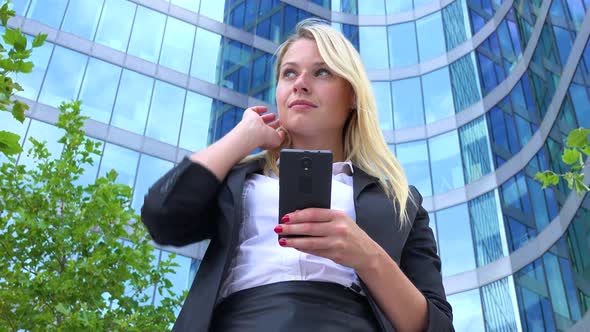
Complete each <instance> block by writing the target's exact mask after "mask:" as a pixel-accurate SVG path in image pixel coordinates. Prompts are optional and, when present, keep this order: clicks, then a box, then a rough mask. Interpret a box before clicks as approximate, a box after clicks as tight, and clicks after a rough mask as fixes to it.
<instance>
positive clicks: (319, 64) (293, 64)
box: [281, 61, 326, 67]
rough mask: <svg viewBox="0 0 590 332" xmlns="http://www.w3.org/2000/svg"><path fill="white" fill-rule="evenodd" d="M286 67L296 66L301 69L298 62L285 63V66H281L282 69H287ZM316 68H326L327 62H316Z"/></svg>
mask: <svg viewBox="0 0 590 332" xmlns="http://www.w3.org/2000/svg"><path fill="white" fill-rule="evenodd" d="M285 66H295V67H299V64H298V63H297V62H292V61H290V62H284V63H283V64H281V67H285ZM313 66H314V67H321V66H326V63H325V62H323V61H322V62H314V63H313Z"/></svg>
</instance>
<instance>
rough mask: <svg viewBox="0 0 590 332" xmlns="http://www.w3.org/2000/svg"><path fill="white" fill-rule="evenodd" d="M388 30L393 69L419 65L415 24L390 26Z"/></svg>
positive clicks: (390, 58)
mask: <svg viewBox="0 0 590 332" xmlns="http://www.w3.org/2000/svg"><path fill="white" fill-rule="evenodd" d="M387 29H388V37H389V60H390V61H391V67H403V66H409V65H414V64H416V63H418V50H417V48H416V29H415V27H414V22H408V23H402V24H396V25H390V26H389V27H388V28H387Z"/></svg>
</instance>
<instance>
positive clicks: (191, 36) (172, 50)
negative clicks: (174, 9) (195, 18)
mask: <svg viewBox="0 0 590 332" xmlns="http://www.w3.org/2000/svg"><path fill="white" fill-rule="evenodd" d="M194 40H195V26H194V25H191V24H188V23H185V22H183V21H180V20H177V19H175V18H172V17H168V22H167V23H166V32H165V34H164V42H163V43H162V54H161V55H160V64H161V65H163V66H166V67H170V68H172V69H175V70H177V71H179V72H181V73H184V74H188V70H189V66H190V63H191V54H192V50H193V41H194Z"/></svg>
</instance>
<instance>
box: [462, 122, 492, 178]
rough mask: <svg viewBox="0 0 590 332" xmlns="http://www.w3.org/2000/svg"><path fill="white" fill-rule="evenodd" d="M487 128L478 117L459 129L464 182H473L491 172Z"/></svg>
mask: <svg viewBox="0 0 590 332" xmlns="http://www.w3.org/2000/svg"><path fill="white" fill-rule="evenodd" d="M487 133H488V132H487V126H486V123H485V121H484V117H480V118H478V119H476V120H473V121H471V122H469V123H468V124H466V125H465V126H463V127H461V128H459V136H460V137H461V151H462V152H463V153H462V155H463V166H464V170H465V172H464V173H465V182H467V183H470V182H473V181H475V180H477V179H479V178H481V177H482V176H484V175H485V174H488V173H489V172H491V171H492V160H491V150H490V145H489V143H488V135H487Z"/></svg>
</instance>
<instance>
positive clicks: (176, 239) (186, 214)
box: [141, 158, 221, 246]
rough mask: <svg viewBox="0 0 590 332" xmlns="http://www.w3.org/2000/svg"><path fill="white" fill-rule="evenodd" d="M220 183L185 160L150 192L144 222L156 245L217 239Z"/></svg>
mask: <svg viewBox="0 0 590 332" xmlns="http://www.w3.org/2000/svg"><path fill="white" fill-rule="evenodd" d="M220 184H221V183H220V181H219V179H217V177H216V176H215V175H214V174H213V173H212V172H211V171H210V170H209V169H207V168H206V167H205V166H203V165H200V164H198V163H195V162H192V161H191V160H190V159H188V158H185V159H183V160H182V162H180V163H179V164H178V165H176V166H175V167H174V168H173V169H171V170H170V171H169V172H168V173H166V174H164V176H162V177H161V178H160V179H159V180H158V181H156V183H154V185H153V186H152V187H151V188H150V189H149V190H148V193H147V195H146V196H145V199H144V203H143V207H142V208H141V221H142V222H143V223H144V224H145V226H146V227H147V229H148V232H149V233H150V235H151V237H152V239H153V240H154V242H156V243H158V244H163V245H173V246H183V245H187V244H190V243H193V242H197V241H201V240H204V239H207V238H211V237H212V236H213V232H214V231H215V223H214V222H213V220H215V218H216V216H217V214H218V213H219V212H218V211H219V208H218V206H217V203H216V200H215V198H216V196H217V192H218V190H219V188H220Z"/></svg>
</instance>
